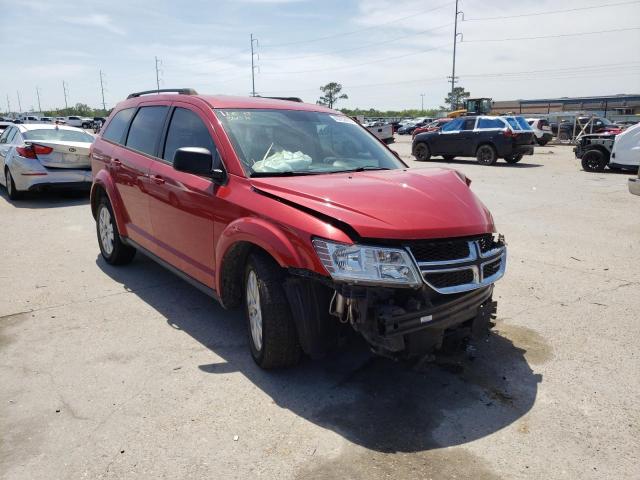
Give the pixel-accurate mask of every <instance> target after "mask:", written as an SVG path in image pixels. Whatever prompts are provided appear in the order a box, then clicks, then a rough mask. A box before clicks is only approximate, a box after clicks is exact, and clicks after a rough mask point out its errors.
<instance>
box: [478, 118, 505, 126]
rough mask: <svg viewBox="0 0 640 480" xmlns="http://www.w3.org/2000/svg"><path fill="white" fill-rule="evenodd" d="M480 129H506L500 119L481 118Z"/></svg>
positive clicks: (479, 121)
mask: <svg viewBox="0 0 640 480" xmlns="http://www.w3.org/2000/svg"><path fill="white" fill-rule="evenodd" d="M478 128H504V123H502V120H500V119H499V118H481V119H480V120H478Z"/></svg>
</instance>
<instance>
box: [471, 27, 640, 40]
mask: <svg viewBox="0 0 640 480" xmlns="http://www.w3.org/2000/svg"><path fill="white" fill-rule="evenodd" d="M631 30H640V27H630V28H616V29H613V30H599V31H596V32H580V33H560V34H557V35H540V36H535V37H513V38H483V39H480V40H465V41H464V43H485V42H513V41H517V40H541V39H544V38H562V37H579V36H582V35H597V34H601V33H613V32H628V31H631Z"/></svg>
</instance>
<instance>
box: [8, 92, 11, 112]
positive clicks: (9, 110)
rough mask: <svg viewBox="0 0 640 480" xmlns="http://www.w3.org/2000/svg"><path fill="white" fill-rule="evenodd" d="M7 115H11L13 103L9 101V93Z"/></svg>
mask: <svg viewBox="0 0 640 480" xmlns="http://www.w3.org/2000/svg"><path fill="white" fill-rule="evenodd" d="M7 113H8V114H9V113H11V102H10V101H9V94H8V93H7Z"/></svg>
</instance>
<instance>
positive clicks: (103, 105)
mask: <svg viewBox="0 0 640 480" xmlns="http://www.w3.org/2000/svg"><path fill="white" fill-rule="evenodd" d="M103 76H104V73H102V70H100V91H101V92H102V109H103V110H104V111H105V112H106V111H107V104H106V103H104V83H103V82H102V77H103Z"/></svg>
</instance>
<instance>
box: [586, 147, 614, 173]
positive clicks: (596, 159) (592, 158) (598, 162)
mask: <svg viewBox="0 0 640 480" xmlns="http://www.w3.org/2000/svg"><path fill="white" fill-rule="evenodd" d="M607 163H609V159H608V158H607V157H606V156H605V154H604V153H603V152H601V151H600V150H589V151H587V152H585V153H584V155H582V168H583V169H584V170H585V171H587V172H604V168H605V167H606V166H607Z"/></svg>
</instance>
